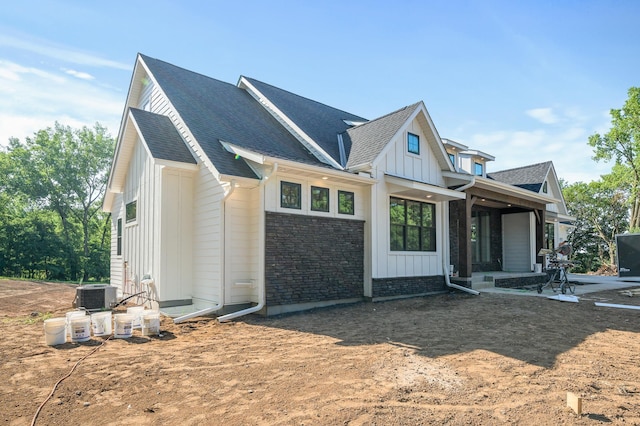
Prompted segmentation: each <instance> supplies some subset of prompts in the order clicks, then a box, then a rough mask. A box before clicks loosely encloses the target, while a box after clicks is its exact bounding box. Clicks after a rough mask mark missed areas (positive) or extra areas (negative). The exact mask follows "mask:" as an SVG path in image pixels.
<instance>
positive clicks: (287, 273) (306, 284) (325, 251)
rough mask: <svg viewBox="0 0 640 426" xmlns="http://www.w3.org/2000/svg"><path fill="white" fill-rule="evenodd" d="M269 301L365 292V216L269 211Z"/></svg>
mask: <svg viewBox="0 0 640 426" xmlns="http://www.w3.org/2000/svg"><path fill="white" fill-rule="evenodd" d="M265 281H266V299H267V300H266V302H267V306H281V305H292V304H300V303H313V302H325V301H332V300H344V299H352V298H362V297H363V282H364V222H363V221H359V220H351V219H339V218H325V217H318V216H304V215H298V214H286V213H273V212H267V213H266V243H265Z"/></svg>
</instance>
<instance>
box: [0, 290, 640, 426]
mask: <svg viewBox="0 0 640 426" xmlns="http://www.w3.org/2000/svg"><path fill="white" fill-rule="evenodd" d="M74 294H75V290H74V289H73V287H70V286H66V285H61V284H49V283H29V282H15V281H6V280H5V281H0V333H1V336H0V362H1V366H0V424H2V425H28V424H31V422H32V419H33V418H34V415H35V413H36V411H37V409H38V407H39V406H40V405H41V404H42V403H43V401H45V399H46V398H47V396H48V395H49V393H50V392H51V390H52V388H53V386H54V384H55V383H56V382H57V381H58V380H59V379H61V378H63V377H64V376H65V375H67V374H68V373H69V372H70V371H71V369H72V367H73V366H74V364H76V362H77V361H78V360H80V359H82V358H83V357H84V356H86V355H87V354H89V353H90V352H91V351H92V350H93V349H95V348H96V347H98V346H100V345H102V344H103V342H104V341H105V340H106V339H105V338H101V337H92V339H91V340H90V341H89V342H86V343H65V344H63V345H59V346H55V347H51V346H46V345H45V341H44V333H43V323H42V320H43V316H42V314H45V313H53V316H64V314H65V312H67V311H69V310H70V306H71V301H72V299H73V296H74ZM594 301H603V302H608V303H623V304H630V305H640V295H638V296H635V297H629V296H625V295H623V294H620V292H619V291H614V290H612V291H606V292H600V293H592V294H589V295H586V296H585V297H583V298H582V299H581V301H580V303H565V302H558V301H551V300H548V299H544V298H538V297H523V296H515V295H502V294H482V295H480V296H477V297H476V296H471V295H466V294H460V293H455V294H448V295H442V296H434V297H428V298H417V299H407V300H400V301H391V302H385V303H374V304H372V303H362V304H356V305H350V306H343V307H337V308H327V309H322V310H317V311H313V312H306V313H301V314H295V315H288V316H280V317H275V318H261V317H245V318H243V319H240V320H236V321H234V322H231V323H226V324H219V323H218V322H216V321H215V320H214V319H213V318H198V319H195V320H193V321H190V322H186V323H183V324H179V325H174V324H173V323H172V322H171V320H169V319H163V320H162V333H163V336H162V337H144V336H141V335H140V333H139V331H137V330H136V331H135V333H134V336H133V337H132V338H130V339H126V340H124V339H111V340H107V341H106V343H105V344H104V345H102V346H100V348H99V349H98V350H97V351H96V352H95V353H92V354H91V355H89V356H88V357H87V358H86V359H84V360H82V361H81V362H80V363H79V364H78V366H77V368H76V369H75V371H74V372H73V373H72V374H71V375H70V376H69V377H68V378H66V379H65V380H64V381H62V383H61V384H60V385H59V386H58V388H57V390H56V391H55V392H54V394H53V396H52V398H51V399H50V400H48V401H47V402H46V404H44V406H43V408H42V410H41V412H40V414H39V416H38V417H37V424H43V425H45V424H46V425H80V424H82V425H85V424H92V425H147V424H148V425H174V424H175V425H203V424H212V425H213V424H224V425H315V424H321V425H337V424H341V425H342V424H348V425H431V424H437V425H444V424H448V425H493V424H510V425H530V424H540V425H561V424H566V425H595V424H605V423H611V424H625V425H640V311H634V310H623V309H613V308H604V307H596V306H595V305H594V303H593V302H594ZM35 312H38V313H40V314H39V315H38V314H33V315H32V313H35ZM567 392H573V393H575V394H576V395H578V396H580V397H582V398H583V413H582V415H577V414H575V413H574V412H573V411H572V410H571V409H569V408H567V406H566V405H567V404H566V401H567Z"/></svg>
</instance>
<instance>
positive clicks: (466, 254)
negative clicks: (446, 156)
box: [458, 193, 474, 278]
mask: <svg viewBox="0 0 640 426" xmlns="http://www.w3.org/2000/svg"><path fill="white" fill-rule="evenodd" d="M473 198H474V197H472V196H471V194H469V193H467V198H466V199H465V200H464V216H463V217H464V220H463V221H461V223H460V233H459V234H458V243H459V245H460V271H459V273H460V277H464V278H471V272H472V263H471V207H473V202H474V199H473Z"/></svg>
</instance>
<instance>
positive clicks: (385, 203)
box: [371, 120, 448, 279]
mask: <svg viewBox="0 0 640 426" xmlns="http://www.w3.org/2000/svg"><path fill="white" fill-rule="evenodd" d="M407 132H411V133H413V134H415V135H418V136H419V138H420V155H415V154H411V153H409V152H408V151H407ZM390 144H391V147H390V149H389V150H388V151H387V154H386V155H385V157H384V158H382V159H381V161H380V162H379V167H378V169H377V170H376V172H375V177H376V179H378V182H379V183H378V184H377V185H376V186H375V187H374V188H373V194H372V198H371V229H372V231H373V232H372V238H373V240H372V250H371V253H372V259H373V262H372V271H371V272H372V278H373V279H377V278H391V277H418V276H432V275H442V266H441V265H442V256H443V250H444V249H445V244H444V240H445V238H448V222H447V221H446V220H445V216H444V214H443V211H444V210H443V209H445V206H443V203H442V202H440V203H435V206H436V215H435V218H436V223H437V230H436V251H435V252H396V251H391V250H390V241H389V234H390V229H389V188H388V187H387V185H386V184H385V181H384V175H385V173H389V174H393V175H397V176H402V177H406V178H409V179H413V180H416V181H419V182H426V183H430V184H433V185H439V186H444V178H443V177H442V170H441V168H440V165H439V164H438V161H437V159H436V157H435V155H434V154H433V152H432V151H431V149H430V147H429V144H428V143H427V137H426V135H425V134H424V132H423V131H422V127H421V126H420V125H419V123H418V120H413V122H412V123H410V125H409V126H408V127H407V129H406V130H405V131H404V132H402V133H401V134H400V135H399V136H398V137H396V138H395V139H394V140H392V141H391V142H390ZM420 201H426V200H424V199H423V200H420Z"/></svg>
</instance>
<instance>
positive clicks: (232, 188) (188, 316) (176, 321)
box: [173, 179, 236, 324]
mask: <svg viewBox="0 0 640 426" xmlns="http://www.w3.org/2000/svg"><path fill="white" fill-rule="evenodd" d="M235 189H236V180H235V179H231V183H230V188H229V191H227V193H226V194H224V197H223V198H222V211H223V213H222V217H223V218H224V211H225V208H224V207H225V204H226V202H227V200H228V199H229V197H231V194H233V191H235ZM221 237H222V241H223V244H224V225H223V226H222V236H221ZM224 255H225V251H224V249H223V250H221V254H220V257H221V259H220V260H221V263H220V265H221V266H222V268H223V273H222V278H223V279H222V285H221V286H220V301H219V302H218V303H216V304H215V305H213V306H210V307H208V308H204V309H201V310H199V311H195V312H191V313H189V314H186V315H183V316H181V317H178V318H174V319H173V323H174V324H180V323H181V322H183V321H186V320H188V319H191V318H195V317H199V316H202V315H209V314H211V313H214V312H216V311H219V310H220V309H222V307H223V306H224V288H225V285H224Z"/></svg>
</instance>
